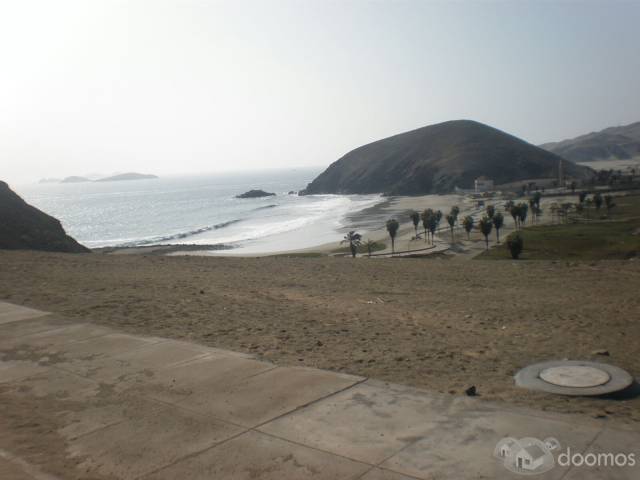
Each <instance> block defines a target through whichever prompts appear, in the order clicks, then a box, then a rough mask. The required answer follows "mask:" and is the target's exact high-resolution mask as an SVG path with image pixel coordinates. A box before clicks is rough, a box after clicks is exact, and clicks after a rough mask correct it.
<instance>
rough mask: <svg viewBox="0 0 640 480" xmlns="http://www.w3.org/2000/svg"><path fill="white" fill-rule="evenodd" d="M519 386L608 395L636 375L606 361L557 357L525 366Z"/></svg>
mask: <svg viewBox="0 0 640 480" xmlns="http://www.w3.org/2000/svg"><path fill="white" fill-rule="evenodd" d="M515 381H516V385H518V386H519V387H523V388H530V389H532V390H541V391H543V392H549V393H557V394H560V395H582V396H584V395H605V394H607V393H613V392H617V391H618V390H624V389H625V388H627V387H628V386H629V385H631V384H632V383H633V377H632V376H631V375H629V373H628V372H625V371H624V370H622V369H621V368H618V367H615V366H613V365H609V364H606V363H598V362H588V361H582V360H554V361H549V362H542V363H535V364H533V365H529V366H528V367H524V368H523V369H522V370H520V371H519V372H518V373H517V374H516V376H515Z"/></svg>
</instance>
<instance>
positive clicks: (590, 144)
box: [540, 122, 640, 162]
mask: <svg viewBox="0 0 640 480" xmlns="http://www.w3.org/2000/svg"><path fill="white" fill-rule="evenodd" d="M540 147H541V148H544V149H546V150H549V151H550V152H553V153H555V154H557V155H560V156H561V157H563V158H566V159H567V160H571V161H572V162H592V161H597V160H628V159H630V158H634V157H640V122H635V123H632V124H630V125H623V126H620V127H609V128H605V129H604V130H601V131H599V132H591V133H587V134H586V135H580V136H579V137H576V138H570V139H567V140H562V141H561V142H550V143H545V144H543V145H540Z"/></svg>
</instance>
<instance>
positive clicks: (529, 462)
mask: <svg viewBox="0 0 640 480" xmlns="http://www.w3.org/2000/svg"><path fill="white" fill-rule="evenodd" d="M559 447H560V442H558V441H557V440H556V439H555V438H552V437H549V438H546V439H545V440H538V439H537V438H533V437H524V438H521V439H520V440H517V439H515V438H512V437H505V438H503V439H502V440H500V441H499V442H498V444H497V445H496V448H495V449H494V452H493V456H494V457H496V458H497V459H498V460H500V461H501V462H503V464H504V467H505V468H506V469H507V470H510V471H512V472H514V473H519V474H523V475H537V474H540V473H544V472H548V471H549V470H551V469H552V468H553V467H554V466H555V460H554V458H553V454H552V453H551V452H552V451H553V450H556V449H557V448H559Z"/></svg>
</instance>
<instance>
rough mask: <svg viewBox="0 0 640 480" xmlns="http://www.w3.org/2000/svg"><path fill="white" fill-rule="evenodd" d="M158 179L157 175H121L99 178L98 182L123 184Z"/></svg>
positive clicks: (131, 173) (132, 173)
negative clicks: (130, 181)
mask: <svg viewBox="0 0 640 480" xmlns="http://www.w3.org/2000/svg"><path fill="white" fill-rule="evenodd" d="M153 178H158V177H157V176H156V175H145V174H143V173H134V172H130V173H121V174H119V175H113V176H111V177H106V178H99V179H98V180H96V182H121V181H125V180H150V179H153Z"/></svg>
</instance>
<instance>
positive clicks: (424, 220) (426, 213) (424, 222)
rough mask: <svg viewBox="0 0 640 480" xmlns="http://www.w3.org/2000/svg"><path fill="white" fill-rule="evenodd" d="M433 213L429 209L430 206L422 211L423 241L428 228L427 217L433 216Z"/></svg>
mask: <svg viewBox="0 0 640 480" xmlns="http://www.w3.org/2000/svg"><path fill="white" fill-rule="evenodd" d="M433 215H434V213H433V210H431V209H430V208H427V209H426V210H425V211H424V212H422V215H421V217H422V226H423V227H424V241H425V242H426V241H427V238H428V234H427V231H428V230H429V219H430V218H431V217H433Z"/></svg>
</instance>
